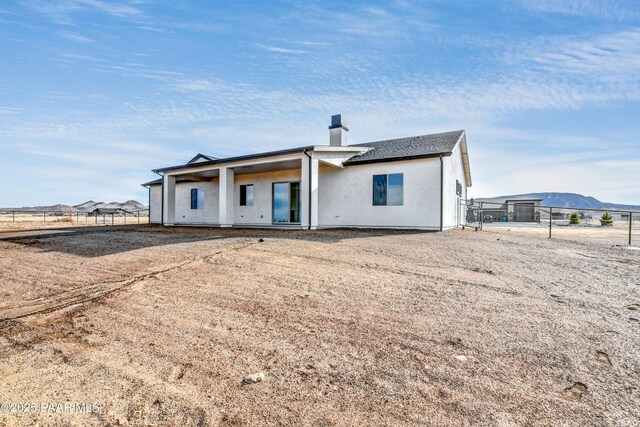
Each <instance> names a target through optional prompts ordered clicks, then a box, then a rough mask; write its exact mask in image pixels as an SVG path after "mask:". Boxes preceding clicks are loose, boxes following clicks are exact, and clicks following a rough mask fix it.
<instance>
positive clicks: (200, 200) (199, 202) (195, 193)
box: [191, 188, 204, 209]
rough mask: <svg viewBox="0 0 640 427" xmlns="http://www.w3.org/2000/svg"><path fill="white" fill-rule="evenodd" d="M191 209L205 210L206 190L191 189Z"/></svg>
mask: <svg viewBox="0 0 640 427" xmlns="http://www.w3.org/2000/svg"><path fill="white" fill-rule="evenodd" d="M191 209H204V190H202V189H200V188H192V189H191Z"/></svg>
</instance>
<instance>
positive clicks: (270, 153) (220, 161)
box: [152, 145, 313, 173]
mask: <svg viewBox="0 0 640 427" xmlns="http://www.w3.org/2000/svg"><path fill="white" fill-rule="evenodd" d="M312 149H313V145H309V146H306V147H296V148H290V149H288V150H278V151H267V152H265V153H257V154H247V155H244V156H236V157H227V158H226V159H216V160H210V161H206V162H198V163H195V164H194V163H192V164H188V163H187V164H184V165H177V166H168V167H165V168H160V169H152V172H156V173H157V172H168V171H174V170H181V169H189V168H193V167H200V166H214V165H220V164H225V163H234V162H241V161H243V160H253V159H263V158H265V157H277V156H284V155H287V154H294V153H302V152H304V151H306V150H312Z"/></svg>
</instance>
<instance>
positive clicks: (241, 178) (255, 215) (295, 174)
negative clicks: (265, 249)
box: [233, 169, 301, 225]
mask: <svg viewBox="0 0 640 427" xmlns="http://www.w3.org/2000/svg"><path fill="white" fill-rule="evenodd" d="M300 174H301V172H300V169H288V170H282V171H274V172H262V173H253V174H246V175H236V176H235V185H234V195H233V203H234V206H233V218H234V219H233V222H234V224H243V225H252V224H256V225H257V224H261V225H271V224H272V217H273V211H272V203H271V199H272V184H273V183H274V182H287V181H300ZM243 184H244V185H246V184H253V206H240V185H243Z"/></svg>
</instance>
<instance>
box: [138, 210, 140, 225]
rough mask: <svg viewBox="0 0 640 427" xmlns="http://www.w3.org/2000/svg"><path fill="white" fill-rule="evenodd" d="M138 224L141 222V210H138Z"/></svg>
mask: <svg viewBox="0 0 640 427" xmlns="http://www.w3.org/2000/svg"><path fill="white" fill-rule="evenodd" d="M138 224H140V211H138Z"/></svg>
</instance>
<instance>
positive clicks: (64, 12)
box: [24, 0, 144, 24]
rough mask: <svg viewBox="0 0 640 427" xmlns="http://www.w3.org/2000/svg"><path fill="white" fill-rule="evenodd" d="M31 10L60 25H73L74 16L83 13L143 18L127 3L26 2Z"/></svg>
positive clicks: (86, 0)
mask: <svg viewBox="0 0 640 427" xmlns="http://www.w3.org/2000/svg"><path fill="white" fill-rule="evenodd" d="M24 3H25V4H26V5H27V6H28V7H29V8H31V10H33V11H35V12H37V13H40V14H42V15H44V16H46V17H48V18H49V19H51V20H52V21H54V22H56V23H59V24H71V23H73V22H74V15H75V14H77V13H82V12H93V13H103V14H106V15H109V16H112V17H116V18H125V19H130V18H141V17H143V16H144V13H143V12H142V10H141V9H139V8H137V7H134V6H132V5H130V4H128V3H125V2H118V1H102V0H59V1H54V2H52V1H46V0H24Z"/></svg>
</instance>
